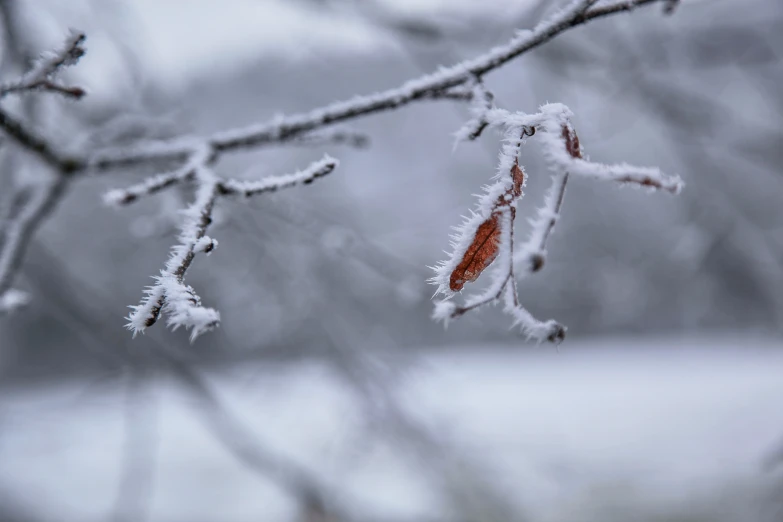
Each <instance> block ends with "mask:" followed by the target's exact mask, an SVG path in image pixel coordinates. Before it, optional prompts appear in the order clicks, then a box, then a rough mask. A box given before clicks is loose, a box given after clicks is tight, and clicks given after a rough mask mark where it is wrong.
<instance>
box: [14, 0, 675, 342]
mask: <svg viewBox="0 0 783 522" xmlns="http://www.w3.org/2000/svg"><path fill="white" fill-rule="evenodd" d="M665 1H666V0H612V1H605V2H597V1H596V0H575V1H572V2H570V3H569V4H568V5H567V6H566V7H565V8H563V9H561V10H559V11H557V12H556V13H554V14H553V15H552V16H551V17H549V18H548V19H546V20H544V21H542V22H541V23H539V24H538V25H537V26H536V27H534V28H533V29H532V30H527V31H520V32H518V33H517V34H516V35H515V36H514V37H513V38H512V39H511V40H510V41H508V42H507V43H506V44H504V45H501V46H498V47H495V48H493V49H491V50H489V51H488V52H486V53H484V54H482V55H480V56H478V57H476V58H473V59H469V60H465V61H463V62H460V63H458V64H456V65H453V66H451V67H446V68H441V69H439V70H438V71H436V72H433V73H431V74H427V75H424V76H422V77H420V78H417V79H413V80H410V81H407V82H405V83H404V84H402V85H400V86H398V87H395V88H392V89H388V90H386V91H383V92H379V93H376V94H371V95H367V96H357V97H354V98H352V99H350V100H347V101H341V102H336V103H333V104H330V105H327V106H324V107H320V108H317V109H314V110H311V111H309V112H305V113H300V114H293V115H289V116H276V117H274V118H272V119H270V120H268V121H266V122H263V123H260V124H255V125H251V126H247V127H243V128H239V129H230V130H225V131H221V132H218V133H215V134H213V135H211V136H208V137H205V138H203V139H198V140H196V143H197V145H198V147H199V148H203V149H204V150H209V151H210V154H211V156H212V157H211V159H210V164H213V163H215V162H217V161H218V159H219V157H220V156H222V154H224V153H229V152H237V151H240V150H246V149H254V148H257V147H259V146H262V145H268V144H284V143H291V144H308V143H322V142H323V141H331V142H347V143H349V144H358V142H359V141H361V140H355V139H351V138H350V137H349V136H348V135H346V134H342V135H341V134H339V133H337V132H336V131H333V133H332V134H331V136H330V135H329V134H328V132H326V133H325V132H324V129H326V128H327V127H331V126H333V125H335V124H338V123H342V122H345V121H349V120H352V119H354V118H357V117H361V116H365V115H369V114H374V113H378V112H382V111H387V110H392V109H397V108H400V107H404V106H406V105H409V104H411V103H413V102H415V101H426V100H440V99H456V100H474V106H475V107H479V111H478V112H479V113H480V117H479V118H478V119H477V121H476V122H475V123H476V125H474V126H473V129H472V131H471V132H468V133H467V137H469V138H470V137H471V136H474V137H477V136H478V135H479V134H480V133H481V131H482V130H483V129H484V128H485V127H487V126H489V125H491V124H492V122H491V121H489V117H490V116H491V114H492V113H493V111H492V110H489V109H488V107H489V106H490V104H491V96H490V95H489V93H488V92H486V91H485V90H482V89H483V87H482V83H481V82H482V79H483V77H484V75H486V74H487V73H490V72H492V71H494V70H495V69H497V68H499V67H501V66H503V65H504V64H506V63H508V62H510V61H511V60H513V59H515V58H517V57H519V56H521V55H522V54H524V53H526V52H528V51H530V50H532V49H535V48H536V47H538V46H540V45H542V44H544V43H546V42H548V41H550V40H551V39H553V38H554V37H556V36H557V35H559V34H561V33H563V32H565V31H567V30H569V29H571V28H574V27H578V26H580V25H582V24H585V23H587V22H588V21H591V20H594V19H597V18H601V17H604V16H609V15H612V14H615V13H620V12H624V11H630V10H632V9H634V8H636V7H640V6H643V5H648V4H653V3H662V2H665ZM83 41H84V37H83V35H81V34H79V33H73V34H72V35H71V37H70V38H69V39H68V40H67V41H66V42H65V44H64V45H63V46H62V48H61V49H60V50H59V51H56V52H54V53H50V54H49V55H48V56H46V57H44V58H42V59H41V60H40V61H39V62H38V63H37V65H36V66H35V67H34V68H33V69H32V70H31V71H30V72H29V73H28V74H26V75H25V76H23V78H22V79H20V80H18V81H17V82H12V83H10V84H7V85H6V86H5V87H4V88H5V89H6V91H5V93H6V94H7V93H10V92H20V91H23V90H35V89H38V90H40V89H41V88H47V89H49V90H54V91H58V92H64V93H65V91H68V90H71V92H70V95H72V96H74V97H78V96H80V95H81V94H83V93H84V91H83V90H78V89H75V88H69V87H64V86H62V85H60V84H56V83H54V80H53V79H52V78H53V77H54V75H55V73H57V72H58V71H60V70H61V69H62V68H63V67H65V66H67V65H70V64H72V63H73V62H74V61H75V60H76V59H78V58H79V57H80V56H81V55H82V54H83V53H84V48H83V47H82V43H83ZM66 94H67V93H66ZM1 97H2V95H0V98H1ZM485 120H486V122H487V124H486V125H484V121H485ZM517 127H519V128H520V129H522V131H523V133H527V131H525V129H526V128H527V127H525V126H524V125H523V126H521V127H520V126H519V125H517ZM533 127H534V125H533V124H530V127H529V128H531V129H532V128H533ZM0 129H2V130H4V131H5V132H6V134H8V135H9V136H10V137H12V138H13V139H14V141H15V142H16V143H17V144H18V145H20V146H21V147H22V148H23V149H26V150H27V151H28V152H31V153H33V154H34V155H36V156H38V157H39V158H41V159H42V160H43V161H44V162H45V163H47V164H48V165H49V166H50V167H51V168H52V169H53V170H54V171H56V175H58V176H59V179H58V181H57V183H55V184H54V185H56V186H60V187H62V188H64V187H65V185H66V183H67V181H69V180H71V179H73V178H75V177H76V176H77V175H82V174H87V173H97V172H104V171H109V170H115V169H122V168H127V167H133V166H146V167H149V166H153V167H156V168H158V167H159V168H160V170H167V169H171V168H172V164H173V167H174V168H175V169H178V170H175V171H174V172H172V173H169V174H162V175H159V176H156V177H154V178H152V179H149V180H146V181H145V182H143V183H142V184H139V185H135V186H132V187H129V188H126V189H124V190H121V191H115V192H112V193H110V194H108V195H107V196H106V199H107V201H108V202H110V203H114V204H125V203H130V202H132V201H134V200H136V199H138V198H139V197H142V196H144V195H147V194H153V193H155V192H158V191H160V190H163V189H165V188H166V187H169V186H172V185H174V184H178V183H182V182H192V181H194V180H196V182H197V184H198V186H199V191H198V193H199V198H202V199H198V198H197V201H196V202H194V204H193V205H192V206H191V207H190V209H189V211H192V212H197V211H199V209H201V211H203V210H204V209H205V208H208V209H211V206H212V205H213V204H214V200H215V198H217V197H218V196H220V195H226V194H222V192H232V193H236V192H239V191H240V190H239V187H240V186H241V187H244V189H247V188H248V186H247V185H241V184H240V185H233V184H232V183H233V182H226V181H225V180H218V181H214V182H210V183H212V184H210V183H206V182H202V181H203V180H202V181H200V179H201V177H200V175H199V174H198V173H197V172H196V173H194V172H193V171H192V170H191V169H189V168H188V167H189V165H188V162H189V161H191V160H192V158H193V150H194V140H192V139H189V140H178V141H175V142H169V143H161V142H155V143H146V144H139V145H136V146H134V147H130V148H122V149H113V150H102V151H95V152H90V153H86V154H85V153H81V154H70V153H68V154H66V153H65V152H61V151H60V149H59V148H58V147H56V146H55V145H54V144H53V143H52V142H51V141H50V140H48V139H47V138H46V137H44V136H41V135H40V134H39V133H38V132H36V131H34V130H32V129H31V128H30V126H28V125H26V124H24V123H23V122H21V121H18V120H17V119H16V118H14V117H13V116H12V115H10V114H9V113H7V112H6V111H5V110H3V109H1V108H0ZM528 135H529V133H528ZM568 167H569V169H573V170H574V172H576V171H579V173H582V174H585V175H590V176H593V177H599V176H602V177H606V178H608V179H614V180H618V181H627V182H635V183H641V184H646V185H650V186H652V185H651V183H650V182H651V181H652V180H655V179H657V174H659V173H658V172H657V171H653V170H644V169H642V170H632V169H630V168H629V167H628V166H626V165H619V166H609V167H606V166H596V164H591V163H588V162H585V163H578V162H573V163H570V164H569V165H568ZM599 167H600V168H599ZM207 170H208V169H201V170H199V171H198V172H202V173H204V172H206V171H207ZM209 172H210V173H211V170H209ZM317 173H318V171H313V172H311V174H313V175H314V177H313V178H312V179H315V178H316V177H318V176H317V175H315V174H317ZM210 175H211V176H214V174H210ZM207 177H208V176H206V174H205V175H204V177H203V179H206V178H207ZM312 179H307V178H306V176H305V177H304V178H301V179H299V178H295V179H293V178H291V177H287V178H285V179H277V180H274V181H270V180H266V181H262V182H259V183H258V184H256V185H254V188H255V189H257V190H254V191H251V192H252V193H260V192H268V191H270V190H273V189H275V188H280V187H281V185H280V184H281V183H283V184H287V185H286V186H288V185H290V184H295V183H297V182H302V183H307V182H309V181H312ZM237 183H240V182H237ZM269 183H271V185H270V184H269ZM62 193H63V190H58V191H54V192H52V194H53V195H54V196H56V197H52V199H51V200H48V202H47V204H45V205H41V206H40V207H39V208H40V210H41V212H33V213H34V214H35V215H36V216H38V217H36V218H35V219H32V220H28V221H27V222H25V223H26V224H24V226H22V227H21V228H22V229H24V230H25V232H24V233H25V234H26V235H32V234H33V233H34V231H35V229H36V228H37V226H38V224H39V223H40V222H41V221H42V219H43V217H44V216H45V215H46V214H47V213H48V212H49V211H50V210H51V209H53V208H54V207H55V206H56V204H57V203H58V200H59V196H60V195H61V194H62ZM206 194H208V196H207V195H206ZM207 202H209V204H208V205H206V206H204V204H205V203H207ZM197 204H198V205H201V206H197ZM207 217H208V216H207ZM190 218H191V221H192V219H194V218H193V215H191V216H190ZM29 225H31V226H29ZM207 226H208V223H206V224H205V225H204V226H203V227H196V229H197V230H202V232H201V234H202V235H199V233H197V234H196V236H195V237H194V238H190V239H188V241H187V242H183V243H182V244H181V245H179V247H180V248H179V249H177V250H176V252H174V251H173V252H172V257H179V254H180V253H181V252H180V250H182V251H184V252H185V253H186V254H185V255H184V257H183V259H184V260H185V262H184V263H183V264H182V265H181V266H183V267H184V268H183V271H182V272H183V274H184V271H185V270H187V267H188V266H189V264H190V262H191V261H192V256H193V255H195V253H196V252H197V251H204V252H208V251H211V250H212V249H214V246H215V244H216V243H212V242H209V241H207V240H204V239H203V237H205V234H204V233H203V232H204V231H205V230H206V227H207ZM183 234H184V231H183ZM547 235H548V234H547ZM188 237H190V236H188ZM28 243H29V237H28V238H24V239H23V240H21V241H3V242H0V249H2V250H0V258H1V259H14V260H17V259H18V260H21V259H22V257H23V256H24V251H25V247H26V245H27V244H28ZM9 245H11V246H10V247H9ZM9 248H13V250H11V251H10V252H9V251H8V249H9ZM199 249H202V250H199ZM170 261H171V260H170ZM19 264H20V263H19V262H16V261H15V262H13V263H6V265H5V267H4V268H5V272H4V273H3V272H0V283H2V284H0V301H2V302H6V301H8V298H7V296H5V295H4V293H5V292H7V291H8V290H9V289H10V286H9V284H10V283H9V281H11V279H12V278H13V276H14V273H15V272H16V269H17V268H18V267H19ZM8 267H10V268H8ZM164 272H165V271H164ZM161 277H162V279H160V280H158V281H157V282H156V284H155V285H153V287H152V288H151V289H150V293H149V295H148V296H147V298H145V301H144V302H143V303H142V304H141V305H139V307H137V308H136V309H135V310H134V313H133V314H132V316H131V317H132V325H133V329H134V331H141V330H143V328H145V327H146V326H145V325H147V323H148V322H150V321H151V322H152V323H154V322H155V320H157V317H158V316H159V314H160V312H161V307H162V306H163V304H164V302H165V294H166V291H167V289H168V290H170V293H171V294H172V296H174V295H177V296H180V297H181V298H182V299H180V300H179V301H175V302H178V303H180V305H181V306H178V308H177V310H176V311H174V310H172V315H171V316H172V317H178V318H179V319H178V320H177V321H178V322H177V324H175V325H174V326H177V325H179V324H180V321H182V323H181V324H182V325H186V326H190V327H192V328H194V333H196V335H198V333H200V332H201V331H203V328H205V327H206V326H209V325H211V324H212V322H213V321H212V320H216V319H217V315H216V314H217V312H214V311H212V312H214V313H212V312H209V313H208V314H206V316H204V311H205V310H209V309H204V308H203V307H201V306H200V304H199V300H198V299H197V296H195V294H194V293H192V289H191V288H190V287H188V286H186V285H184V286H183V285H182V280H181V276H177V277H175V278H174V279H171V278H166V277H163V276H161ZM11 301H14V302H19V300H18V299H12V300H11ZM185 303H190V304H191V305H192V306H190V305H188V306H185ZM158 305H160V306H158ZM174 312H176V313H174ZM180 312H181V313H180ZM196 316H199V317H200V319H198V320H196V319H195V317H196ZM208 319H209V320H208ZM150 324H151V323H150Z"/></svg>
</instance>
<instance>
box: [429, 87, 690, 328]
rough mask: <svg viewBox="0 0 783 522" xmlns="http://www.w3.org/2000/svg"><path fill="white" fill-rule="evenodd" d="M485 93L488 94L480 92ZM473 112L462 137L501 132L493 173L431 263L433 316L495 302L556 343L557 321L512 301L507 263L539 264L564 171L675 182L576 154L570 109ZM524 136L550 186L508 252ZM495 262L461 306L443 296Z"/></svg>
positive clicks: (664, 184) (662, 185) (663, 184)
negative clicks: (532, 141)
mask: <svg viewBox="0 0 783 522" xmlns="http://www.w3.org/2000/svg"><path fill="white" fill-rule="evenodd" d="M485 99H490V100H491V97H485ZM479 111H480V112H479V113H478V115H477V118H476V119H474V120H471V121H470V122H468V123H467V124H466V125H465V126H464V127H463V129H462V130H461V131H460V132H459V133H458V134H459V135H460V136H464V137H468V138H469V137H470V134H469V133H468V132H465V129H471V128H476V122H481V125H482V126H483V127H503V128H504V129H505V136H504V139H503V146H502V148H501V152H500V156H499V161H498V172H497V174H496V175H495V177H494V178H493V180H494V183H493V184H492V185H490V186H488V187H485V192H484V194H483V195H481V196H480V197H479V201H478V204H477V206H476V209H475V210H473V211H472V212H471V214H470V215H469V216H468V217H466V218H465V219H464V222H463V223H462V225H460V226H459V227H457V228H456V234H454V235H453V236H452V243H451V247H452V252H451V253H450V254H449V255H448V258H447V259H446V260H445V261H443V262H441V263H439V264H438V265H436V266H435V267H433V270H435V276H434V277H433V278H432V279H431V280H430V282H431V283H433V284H435V285H436V286H437V287H438V289H437V291H436V295H437V294H442V295H443V296H444V297H445V298H446V299H445V300H444V301H440V302H438V303H436V305H435V309H434V312H433V319H435V320H437V321H442V322H444V324H448V321H449V320H450V319H453V318H456V317H459V316H461V315H463V314H465V313H467V312H469V311H471V310H474V309H476V308H479V307H481V306H483V305H486V304H489V303H493V302H498V301H502V303H503V309H504V311H505V312H506V313H507V314H508V315H510V316H511V317H513V319H514V325H515V326H519V327H520V328H521V330H522V332H523V333H524V334H526V335H527V337H528V338H532V339H535V340H537V341H539V342H541V341H543V340H547V341H550V342H560V341H562V340H563V338H564V337H565V331H566V329H565V327H564V326H562V325H561V324H559V323H557V322H556V321H554V320H549V321H539V320H538V319H536V318H535V317H533V315H531V314H530V313H529V312H528V311H527V310H526V309H525V308H524V307H523V306H521V305H520V303H519V299H518V296H517V280H516V276H515V273H514V266H515V265H522V266H523V268H524V270H525V272H524V273H525V274H527V273H532V272H537V271H538V270H540V269H541V268H542V267H543V265H544V261H545V259H546V245H547V241H548V239H549V237H550V236H551V234H552V232H553V230H554V227H555V224H556V223H557V220H558V218H559V216H560V210H561V208H562V205H563V199H564V197H565V189H566V185H567V183H568V176H569V174H575V175H582V176H587V177H592V178H597V179H603V180H609V181H617V182H621V183H634V184H637V185H639V186H644V187H650V188H652V189H657V190H664V191H668V192H671V193H673V194H677V193H679V191H680V190H681V188H682V181H681V180H680V178H678V177H676V176H668V175H665V174H663V173H661V172H660V171H659V170H658V169H654V168H647V167H636V166H633V165H627V164H618V165H603V164H600V163H593V162H590V161H588V160H586V159H584V155H583V151H582V147H581V145H580V144H579V138H578V136H577V134H576V131H575V130H574V127H573V125H572V124H571V117H572V116H573V115H572V113H571V111H570V110H569V109H568V108H567V107H566V106H565V105H562V104H559V103H555V104H547V105H544V106H542V107H541V109H540V112H538V113H536V114H532V115H530V114H525V113H510V112H508V111H505V110H502V109H497V108H492V107H490V108H480V109H479ZM528 136H537V137H538V138H539V141H540V143H541V145H542V147H543V149H544V157H545V159H546V161H547V163H548V164H549V167H550V169H551V170H552V171H553V177H552V185H551V187H550V189H549V190H548V191H547V193H546V195H545V196H544V205H543V206H542V207H541V208H540V209H539V211H538V214H537V215H536V217H535V218H534V219H532V220H531V222H530V224H531V231H530V235H529V237H528V240H527V241H526V242H525V243H524V244H523V245H522V247H521V248H520V249H519V251H518V252H516V253H515V252H514V230H513V227H514V217H515V214H516V205H517V202H518V200H519V199H520V198H521V196H522V187H524V185H525V181H526V175H525V173H524V171H523V170H522V168H521V167H520V166H519V159H518V157H519V151H520V148H521V146H522V144H523V141H524V140H525V138H526V137H528ZM492 264H495V266H496V268H495V270H494V272H493V275H492V280H491V282H490V284H489V286H488V288H487V289H486V290H485V291H484V292H483V293H481V294H478V295H474V296H469V297H468V298H466V300H465V303H464V304H463V305H462V306H459V305H457V304H455V303H454V302H453V301H451V300H450V299H451V298H452V297H454V295H455V294H456V293H458V292H460V291H461V290H462V289H463V287H464V285H465V284H466V283H469V282H473V281H476V280H477V279H478V277H479V276H480V275H481V273H482V272H483V271H484V270H485V269H486V268H488V267H489V266H490V265H492Z"/></svg>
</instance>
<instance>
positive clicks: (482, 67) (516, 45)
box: [79, 0, 664, 171]
mask: <svg viewBox="0 0 783 522" xmlns="http://www.w3.org/2000/svg"><path fill="white" fill-rule="evenodd" d="M662 1H664V0H616V1H612V2H607V3H600V4H598V5H594V4H596V2H595V1H594V0H593V1H585V0H577V1H572V2H571V3H570V4H569V5H568V6H566V7H565V8H563V9H561V10H559V11H557V12H556V13H554V14H553V15H552V16H551V17H550V18H548V19H546V20H544V21H542V22H541V23H539V24H538V25H537V26H536V27H535V28H534V29H532V30H530V31H520V32H518V33H517V34H516V35H515V36H514V37H513V38H512V39H511V40H510V41H509V42H508V43H506V44H505V45H501V46H499V47H495V48H493V49H491V50H489V51H488V52H486V53H484V54H482V55H480V56H478V57H476V58H473V59H469V60H465V61H463V62H460V63H458V64H456V65H453V66H451V67H444V68H441V69H439V70H438V71H436V72H433V73H430V74H426V75H424V76H422V77H419V78H416V79H414V80H409V81H407V82H405V83H404V84H402V85H400V86H399V87H394V88H392V89H388V90H386V91H383V92H379V93H375V94H370V95H365V96H356V97H354V98H352V99H349V100H346V101H340V102H336V103H332V104H330V105H327V106H324V107H320V108H317V109H314V110H312V111H310V112H306V113H300V114H293V115H289V116H276V117H274V118H272V119H270V120H268V121H266V122H264V123H260V124H254V125H250V126H247V127H243V128H239V129H230V130H226V131H222V132H218V133H216V134H214V135H213V136H211V137H210V139H209V141H210V145H211V146H212V147H214V149H215V150H217V151H220V152H229V151H237V150H242V149H248V148H254V147H257V146H259V145H264V144H268V143H284V142H289V141H292V140H295V139H297V138H301V137H303V136H305V135H307V134H308V133H311V132H313V131H316V130H319V129H322V128H324V127H328V126H331V125H334V124H337V123H341V122H345V121H348V120H352V119H355V118H358V117H361V116H365V115H369V114H374V113H377V112H382V111H387V110H392V109H397V108H400V107H403V106H406V105H409V104H410V103H413V102H416V101H426V100H433V99H457V100H471V99H474V94H475V90H476V89H475V88H473V86H475V84H476V83H478V81H477V80H480V79H481V78H483V76H484V75H485V74H487V73H489V72H492V71H494V70H495V69H497V68H499V67H501V66H503V65H504V64H506V63H508V62H510V61H511V60H513V59H515V58H517V57H518V56H520V55H522V54H524V53H526V52H528V51H530V50H532V49H534V48H536V47H538V46H540V45H542V44H544V43H546V42H548V41H550V40H551V39H552V38H554V37H556V36H557V35H558V34H560V33H562V32H565V31H567V30H569V29H571V28H574V27H577V26H579V25H582V24H584V23H587V22H588V21H591V20H594V19H597V18H601V17H604V16H609V15H612V14H616V13H620V12H624V11H630V10H632V9H634V8H636V7H639V6H643V5H647V4H653V3H660V2H662ZM161 160H180V161H181V160H183V154H182V151H181V150H177V149H167V148H166V147H161V146H160V145H159V144H151V145H149V146H145V145H142V146H139V147H134V149H133V150H117V151H114V153H111V152H108V153H107V152H101V153H100V154H99V155H97V156H94V157H87V158H83V161H82V163H81V164H80V166H79V168H80V169H82V170H85V171H87V170H89V171H105V170H110V169H115V168H118V167H119V168H121V167H127V166H131V165H139V164H147V163H150V162H154V161H161Z"/></svg>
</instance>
